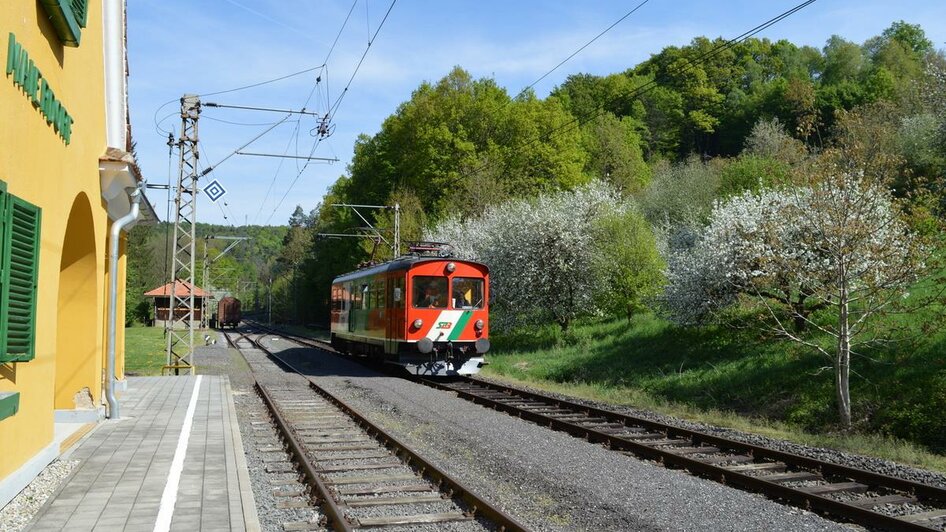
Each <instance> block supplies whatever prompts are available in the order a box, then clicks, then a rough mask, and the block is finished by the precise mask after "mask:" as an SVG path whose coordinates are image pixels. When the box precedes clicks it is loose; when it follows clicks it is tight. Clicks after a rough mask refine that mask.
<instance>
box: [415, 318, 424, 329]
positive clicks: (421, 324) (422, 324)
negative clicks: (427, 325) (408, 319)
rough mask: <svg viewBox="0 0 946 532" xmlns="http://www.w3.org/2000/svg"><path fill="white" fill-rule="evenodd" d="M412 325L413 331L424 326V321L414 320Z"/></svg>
mask: <svg viewBox="0 0 946 532" xmlns="http://www.w3.org/2000/svg"><path fill="white" fill-rule="evenodd" d="M413 325H414V328H415V329H420V328H421V327H423V326H424V320H422V319H420V318H417V319H416V320H414V323H413Z"/></svg>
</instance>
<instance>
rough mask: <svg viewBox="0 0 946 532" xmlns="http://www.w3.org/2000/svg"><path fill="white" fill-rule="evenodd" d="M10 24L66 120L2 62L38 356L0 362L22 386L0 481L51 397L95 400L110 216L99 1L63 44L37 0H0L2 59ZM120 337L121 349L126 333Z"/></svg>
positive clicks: (4, 136) (2, 139)
mask: <svg viewBox="0 0 946 532" xmlns="http://www.w3.org/2000/svg"><path fill="white" fill-rule="evenodd" d="M10 33H12V34H14V35H15V38H16V41H17V42H19V43H20V44H21V45H22V46H23V48H24V49H25V50H26V51H27V52H28V53H29V56H30V59H32V60H33V62H34V63H35V65H36V66H37V67H38V68H39V69H40V71H41V72H42V76H43V78H44V79H45V80H46V81H47V82H48V84H49V86H50V87H51V88H52V90H53V91H54V92H55V95H56V97H57V98H58V99H59V101H61V102H62V104H63V105H64V106H65V107H66V108H67V109H68V112H69V114H70V115H71V116H72V118H73V120H74V124H73V126H72V132H71V139H70V142H69V143H68V145H67V144H66V142H65V141H64V140H63V139H62V138H60V135H58V134H57V133H56V132H55V131H54V130H53V127H52V126H50V125H48V124H47V122H46V120H45V118H44V117H43V115H42V114H41V113H40V111H39V109H37V108H36V107H34V105H33V104H32V102H31V101H30V98H29V97H28V96H26V95H24V94H23V92H22V91H21V89H20V88H19V87H17V86H15V85H14V83H13V80H12V78H11V77H10V76H8V75H5V70H4V71H2V72H0V74H4V75H3V79H0V180H3V181H5V182H6V183H7V190H8V192H9V193H10V194H13V195H16V196H19V197H21V198H23V199H24V200H26V201H29V202H31V203H33V204H35V205H37V206H39V207H41V208H42V229H41V248H40V264H39V278H38V306H37V320H36V323H37V328H36V357H35V359H34V360H32V361H29V362H20V363H11V364H4V365H2V366H0V392H3V391H17V392H20V410H19V412H18V413H17V414H15V415H13V416H11V417H8V418H6V419H3V420H0V449H2V450H3V452H0V482H2V481H3V480H4V478H5V477H7V476H8V475H10V474H11V473H13V472H15V471H17V470H18V469H19V468H20V467H21V466H23V464H25V463H26V462H27V461H28V460H30V459H31V458H32V457H34V456H36V455H37V453H39V452H40V451H41V450H43V449H44V448H46V447H47V446H49V445H50V443H51V441H52V438H53V414H54V410H55V409H73V408H75V407H76V406H77V405H79V406H82V405H83V404H85V403H86V402H90V403H91V404H92V405H94V406H99V405H100V404H101V403H102V376H103V367H104V352H105V316H106V312H105V304H106V287H107V285H106V266H107V265H106V256H107V251H108V248H107V247H106V244H107V242H106V238H107V231H108V226H109V221H108V217H107V214H106V211H105V205H104V202H103V200H102V195H101V190H100V184H99V157H100V156H102V155H103V153H104V152H105V149H106V131H105V127H106V126H105V114H106V110H105V105H106V103H105V67H104V60H103V27H102V2H96V1H91V2H89V13H88V22H87V26H86V27H85V28H84V29H83V30H82V37H81V44H80V46H78V47H76V48H71V47H65V46H63V45H62V44H60V41H59V38H58V36H57V34H56V32H55V30H54V29H53V28H52V26H51V25H50V23H49V22H48V18H47V15H46V12H45V10H44V8H43V7H42V6H41V4H40V3H39V2H37V1H28V2H26V1H15V2H5V3H4V6H3V8H2V9H0V65H6V63H7V56H8V53H9V52H8V50H7V42H8V38H9V34H10ZM120 279H124V272H120ZM122 310H123V309H120V310H119V316H124V312H123V311H122ZM119 349H120V353H119V355H120V356H119V358H120V359H121V358H123V344H119ZM77 400H78V403H77ZM86 406H88V405H87V404H86Z"/></svg>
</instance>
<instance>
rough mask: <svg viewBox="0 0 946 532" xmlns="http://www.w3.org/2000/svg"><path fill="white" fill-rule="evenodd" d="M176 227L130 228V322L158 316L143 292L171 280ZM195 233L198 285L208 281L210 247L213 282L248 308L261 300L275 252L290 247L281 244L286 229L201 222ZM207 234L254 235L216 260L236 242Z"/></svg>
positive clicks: (127, 301) (127, 309) (127, 318)
mask: <svg viewBox="0 0 946 532" xmlns="http://www.w3.org/2000/svg"><path fill="white" fill-rule="evenodd" d="M173 231H174V223H173V222H171V223H168V222H161V223H158V224H156V225H137V226H135V227H134V228H133V229H132V230H131V232H130V233H129V235H128V243H127V246H126V254H127V257H128V265H127V272H128V274H127V284H126V299H125V323H126V325H131V324H133V323H147V322H148V321H149V320H150V319H151V318H153V316H151V315H150V314H151V299H150V298H145V297H144V296H143V294H144V293H145V292H147V291H149V290H151V289H153V288H157V287H159V286H161V285H163V284H165V283H167V282H168V276H169V275H170V255H171V253H172V250H171V245H173V242H172V240H171V239H172V238H173V234H172V233H173ZM196 232H197V243H196V252H197V256H196V257H195V263H196V267H195V272H194V278H195V281H196V283H197V284H198V286H200V285H202V284H203V266H204V251H205V247H206V252H207V256H208V262H211V263H212V264H211V268H210V271H209V273H210V284H211V285H212V286H213V287H215V288H217V289H224V290H228V291H229V292H230V293H231V294H233V295H234V296H236V297H239V298H240V299H241V300H243V301H244V302H245V303H244V304H245V305H246V307H245V308H247V309H249V308H251V307H253V306H254V305H256V304H258V297H257V295H256V294H257V290H256V288H257V287H258V286H259V283H260V282H261V280H265V279H267V278H268V277H269V275H270V273H271V271H272V269H273V267H274V266H275V265H276V257H278V256H280V255H281V253H284V252H285V251H284V250H283V249H282V247H283V241H284V238H285V236H286V234H287V228H286V227H284V226H283V227H278V226H277V227H271V226H258V225H257V226H241V227H233V226H224V225H212V224H203V223H198V224H197V227H196ZM208 236H248V237H250V239H249V240H246V241H243V242H240V243H239V244H238V245H236V246H235V247H234V248H233V249H232V250H230V251H229V252H228V253H227V254H226V255H222V256H220V257H219V258H218V259H216V260H214V259H215V258H216V257H218V256H219V255H220V253H221V252H223V250H224V249H225V248H226V247H227V246H228V245H230V244H231V243H232V242H233V241H232V240H222V239H221V240H215V239H207V238H206V237H208ZM264 283H265V281H264Z"/></svg>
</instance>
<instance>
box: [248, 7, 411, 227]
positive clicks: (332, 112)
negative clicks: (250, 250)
mask: <svg viewBox="0 0 946 532" xmlns="http://www.w3.org/2000/svg"><path fill="white" fill-rule="evenodd" d="M396 3H397V0H391V5H390V6H388V10H387V11H386V12H385V13H384V17H383V18H382V19H381V22H380V23H379V24H378V28H377V29H376V30H375V32H374V35H372V36H371V40H369V41H368V46H366V47H365V51H364V53H363V54H361V59H359V60H358V64H357V65H356V66H355V70H354V71H353V72H352V74H351V77H350V78H349V79H348V83H347V84H346V85H345V88H344V89H342V93H341V94H340V95H339V96H338V99H337V100H336V101H335V104H334V105H332V107H331V108H330V109H329V112H328V113H327V114H328V115H329V120H331V118H332V117H334V116H335V113H337V112H338V108H339V106H340V105H341V103H342V100H343V99H344V97H345V94H347V93H348V89H349V87H351V84H352V81H354V79H355V76H356V75H357V74H358V71H359V70H360V69H361V65H362V63H364V61H365V57H367V55H368V51H369V50H371V45H372V44H373V43H374V41H375V39H376V38H377V37H378V34H379V33H380V32H381V28H383V27H384V23H385V22H386V21H387V20H388V16H389V15H390V14H391V10H393V9H394V4H396ZM347 20H348V19H346V21H347ZM322 138H323V137H321V136H320V137H318V138H316V140H315V142H314V143H313V145H312V149H311V150H309V157H312V155H313V154H314V153H315V150H316V148H317V147H318V146H319V144H321V142H322ZM311 162H312V161H306V162H305V164H304V165H302V169H301V170H299V171H298V172H297V173H296V176H295V178H293V180H292V183H290V185H289V188H288V189H286V193H285V194H283V196H282V198H281V199H280V200H279V203H277V204H276V207H274V208H273V211H272V212H271V213H270V215H269V217H268V218H267V219H266V224H265V225H268V224H269V222H270V221H271V220H272V219H273V216H274V215H275V214H276V211H277V210H278V209H279V207H281V206H282V202H283V201H285V200H286V198H287V197H288V196H289V193H290V192H292V189H293V187H295V185H296V183H297V182H298V181H299V178H300V177H302V174H303V172H305V171H306V169H307V168H308V167H309V164H311Z"/></svg>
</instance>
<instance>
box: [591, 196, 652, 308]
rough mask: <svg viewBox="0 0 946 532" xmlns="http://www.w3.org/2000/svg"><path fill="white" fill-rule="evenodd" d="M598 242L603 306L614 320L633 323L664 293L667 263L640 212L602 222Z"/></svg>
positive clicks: (597, 265) (631, 211) (596, 262)
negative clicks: (635, 317)
mask: <svg viewBox="0 0 946 532" xmlns="http://www.w3.org/2000/svg"><path fill="white" fill-rule="evenodd" d="M595 232H596V235H595V240H596V241H597V242H599V243H600V244H599V245H600V246H601V249H600V250H599V252H598V253H597V254H596V256H595V258H594V262H593V267H594V269H595V270H596V275H597V277H598V278H599V279H601V280H602V281H603V282H601V283H600V284H599V291H600V293H599V295H598V301H599V306H601V308H603V309H604V310H605V311H607V312H608V313H610V314H611V315H613V316H620V315H624V316H626V317H627V318H628V319H631V318H632V317H633V316H634V315H636V314H638V313H640V312H642V311H644V310H645V309H646V308H647V307H648V305H649V304H650V302H651V301H652V300H653V299H654V298H655V297H656V296H657V295H658V294H659V293H660V291H661V290H662V289H663V284H664V281H665V280H664V274H663V272H664V269H665V268H666V263H665V262H664V260H663V258H662V257H661V256H660V253H659V252H658V251H657V242H656V239H655V238H654V233H653V230H652V229H651V227H650V224H649V223H647V220H646V219H645V218H644V217H643V215H641V214H640V213H639V212H638V211H637V210H636V209H628V210H627V211H626V212H624V213H617V214H612V215H609V216H605V217H603V218H602V219H600V220H599V221H598V222H597V224H596V227H595Z"/></svg>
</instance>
